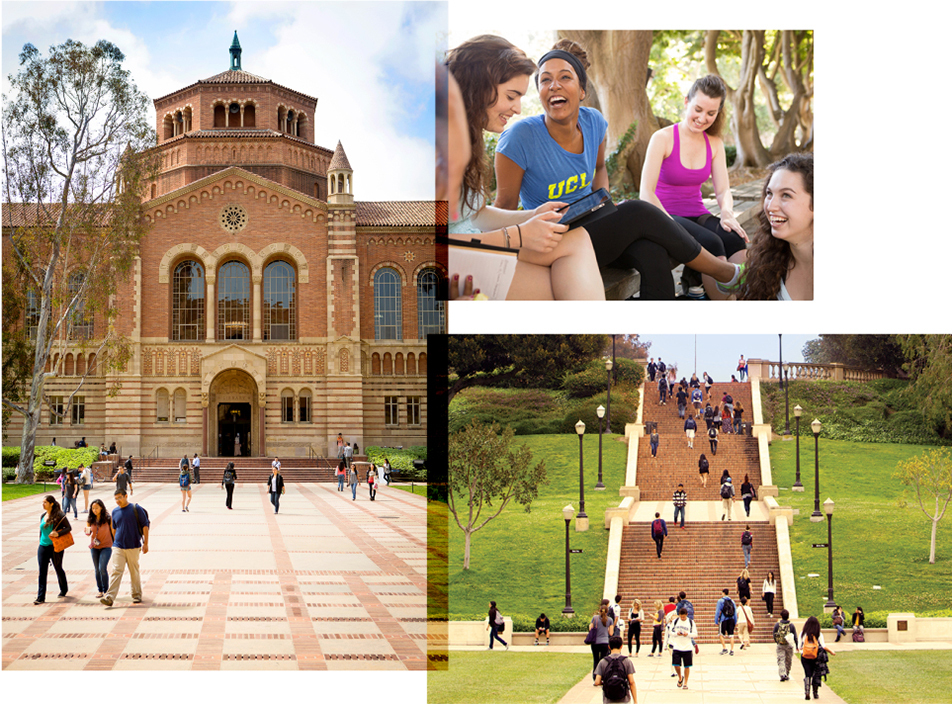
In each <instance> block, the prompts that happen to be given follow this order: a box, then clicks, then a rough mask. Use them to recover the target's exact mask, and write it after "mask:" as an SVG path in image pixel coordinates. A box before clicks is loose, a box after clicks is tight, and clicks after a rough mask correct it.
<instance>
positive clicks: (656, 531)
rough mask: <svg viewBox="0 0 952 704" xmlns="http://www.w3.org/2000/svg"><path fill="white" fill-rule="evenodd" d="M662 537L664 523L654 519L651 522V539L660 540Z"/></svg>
mask: <svg viewBox="0 0 952 704" xmlns="http://www.w3.org/2000/svg"><path fill="white" fill-rule="evenodd" d="M663 535H664V523H663V522H662V520H661V519H660V518H656V519H654V520H653V521H652V522H651V537H652V538H660V537H661V536H663Z"/></svg>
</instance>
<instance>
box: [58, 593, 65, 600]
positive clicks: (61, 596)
mask: <svg viewBox="0 0 952 704" xmlns="http://www.w3.org/2000/svg"><path fill="white" fill-rule="evenodd" d="M65 597H66V592H60V593H59V594H57V595H56V598H57V599H64V598H65Z"/></svg>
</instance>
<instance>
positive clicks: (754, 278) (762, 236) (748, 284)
mask: <svg viewBox="0 0 952 704" xmlns="http://www.w3.org/2000/svg"><path fill="white" fill-rule="evenodd" d="M768 169H769V173H768V174H767V178H766V180H765V181H764V187H763V190H762V192H761V204H762V203H763V201H764V199H765V198H766V197H767V185H768V184H769V183H770V179H771V177H772V176H773V175H774V174H775V173H776V172H777V171H781V170H787V171H793V172H794V173H798V174H800V176H801V177H803V186H804V188H805V189H806V192H807V193H809V194H810V209H811V210H812V209H813V154H812V153H810V152H804V153H802V154H788V155H787V156H785V157H784V158H783V159H781V160H780V161H778V162H776V163H773V164H771V165H770V166H769V167H768ZM758 217H759V219H760V227H759V228H758V229H757V232H756V233H754V236H753V239H752V242H751V246H750V249H749V250H747V277H746V279H745V280H744V283H743V284H742V285H741V287H740V292H739V293H738V295H737V299H738V300H741V301H769V300H774V299H776V298H777V294H778V293H780V282H781V281H782V280H783V277H784V276H785V275H786V273H787V272H788V271H789V270H790V269H791V268H792V265H793V264H794V260H793V250H791V249H790V245H789V244H788V243H787V242H785V241H784V240H781V239H778V238H776V237H774V236H773V235H772V234H770V219H769V218H768V217H767V213H766V211H765V210H764V209H763V208H761V210H760V214H759V216H758Z"/></svg>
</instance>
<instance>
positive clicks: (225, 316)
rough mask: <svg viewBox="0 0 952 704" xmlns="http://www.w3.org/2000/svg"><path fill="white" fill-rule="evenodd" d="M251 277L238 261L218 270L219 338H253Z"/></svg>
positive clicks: (228, 263) (245, 267)
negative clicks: (251, 328)
mask: <svg viewBox="0 0 952 704" xmlns="http://www.w3.org/2000/svg"><path fill="white" fill-rule="evenodd" d="M250 327H251V277H250V276H249V273H248V267H247V266H246V265H245V264H243V263H241V262H236V261H231V262H227V263H226V264H224V265H223V266H222V267H221V269H219V270H218V339H219V340H250V339H251V330H250Z"/></svg>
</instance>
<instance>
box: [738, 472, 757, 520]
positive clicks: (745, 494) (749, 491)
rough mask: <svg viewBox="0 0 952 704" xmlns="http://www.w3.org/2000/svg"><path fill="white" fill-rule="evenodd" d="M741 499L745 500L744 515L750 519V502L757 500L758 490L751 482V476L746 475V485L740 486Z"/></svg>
mask: <svg viewBox="0 0 952 704" xmlns="http://www.w3.org/2000/svg"><path fill="white" fill-rule="evenodd" d="M740 498H742V499H743V500H744V513H746V514H747V517H748V518H750V502H751V501H753V500H754V499H756V498H757V490H756V489H755V488H754V485H753V483H752V482H751V481H750V475H749V474H745V475H744V483H743V484H741V485H740Z"/></svg>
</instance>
